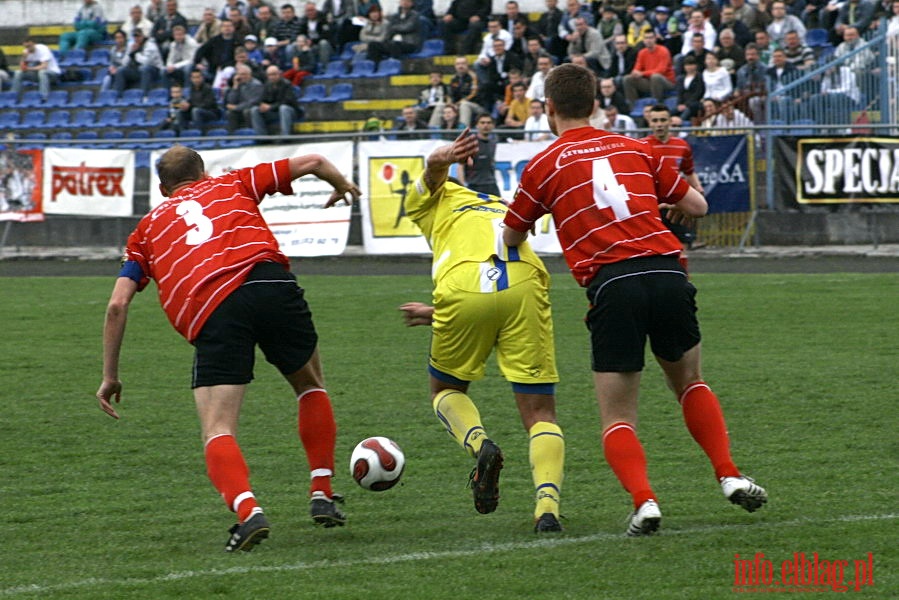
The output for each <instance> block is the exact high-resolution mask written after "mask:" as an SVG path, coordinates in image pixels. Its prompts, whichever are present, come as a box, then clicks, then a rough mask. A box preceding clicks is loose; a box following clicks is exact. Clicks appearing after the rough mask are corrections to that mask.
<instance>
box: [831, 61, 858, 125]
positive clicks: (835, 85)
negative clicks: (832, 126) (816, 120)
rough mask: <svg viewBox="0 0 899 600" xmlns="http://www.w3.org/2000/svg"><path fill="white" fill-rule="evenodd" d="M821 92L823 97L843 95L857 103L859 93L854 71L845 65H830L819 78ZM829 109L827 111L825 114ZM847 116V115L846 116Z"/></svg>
mask: <svg viewBox="0 0 899 600" xmlns="http://www.w3.org/2000/svg"><path fill="white" fill-rule="evenodd" d="M821 94H822V95H823V96H824V97H825V98H828V97H834V96H836V95H843V96H846V97H847V98H849V99H850V100H852V102H853V104H856V105H857V104H858V102H859V100H860V99H861V93H860V90H859V87H858V81H857V80H856V78H855V73H854V72H853V71H852V69H850V68H849V67H847V66H843V65H841V66H838V67H830V68H829V69H827V71H825V72H824V76H823V77H822V78H821ZM829 112H831V111H827V112H826V113H825V114H827V113H829ZM847 118H848V116H847Z"/></svg>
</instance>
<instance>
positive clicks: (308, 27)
mask: <svg viewBox="0 0 899 600" xmlns="http://www.w3.org/2000/svg"><path fill="white" fill-rule="evenodd" d="M285 6H287V5H285ZM282 22H283V19H282ZM300 33H302V34H303V35H305V36H306V37H307V38H309V42H310V43H311V44H312V47H313V48H314V49H315V51H316V52H317V53H318V62H319V64H321V65H327V64H328V63H329V62H330V61H331V55H332V54H333V53H334V47H333V46H332V45H331V37H332V31H331V24H330V23H328V19H327V17H326V16H325V14H324V13H322V12H321V11H319V10H318V8H317V7H316V6H315V3H314V2H307V3H306V4H305V5H304V6H303V18H301V19H300V30H299V31H297V32H296V34H300ZM296 34H294V37H292V38H290V39H296ZM288 43H289V42H286V41H282V40H281V38H280V36H279V37H278V45H280V46H286V45H287V44H288Z"/></svg>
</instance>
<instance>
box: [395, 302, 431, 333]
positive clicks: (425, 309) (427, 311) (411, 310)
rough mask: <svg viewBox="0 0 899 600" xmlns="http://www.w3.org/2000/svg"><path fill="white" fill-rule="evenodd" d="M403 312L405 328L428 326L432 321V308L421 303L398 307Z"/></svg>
mask: <svg viewBox="0 0 899 600" xmlns="http://www.w3.org/2000/svg"><path fill="white" fill-rule="evenodd" d="M400 310H401V311H402V312H403V321H405V323H406V326H407V327H415V326H417V325H430V324H431V322H432V321H433V320H434V307H433V306H431V305H430V304H423V303H421V302H406V303H405V304H403V305H402V306H400Z"/></svg>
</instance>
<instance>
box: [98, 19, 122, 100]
mask: <svg viewBox="0 0 899 600" xmlns="http://www.w3.org/2000/svg"><path fill="white" fill-rule="evenodd" d="M128 45H129V42H128V37H127V36H126V35H125V32H124V31H122V30H121V29H117V30H116V31H115V33H113V34H112V48H110V49H109V65H107V67H106V75H104V76H103V80H102V82H101V83H100V89H101V90H108V89H112V80H113V78H114V77H115V74H116V72H117V71H118V70H119V69H121V68H122V67H123V66H124V65H125V59H126V58H128Z"/></svg>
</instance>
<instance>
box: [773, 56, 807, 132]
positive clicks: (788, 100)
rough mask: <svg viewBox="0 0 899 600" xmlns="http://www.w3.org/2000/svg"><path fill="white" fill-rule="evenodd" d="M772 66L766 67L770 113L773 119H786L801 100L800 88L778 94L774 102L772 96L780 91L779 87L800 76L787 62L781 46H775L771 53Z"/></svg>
mask: <svg viewBox="0 0 899 600" xmlns="http://www.w3.org/2000/svg"><path fill="white" fill-rule="evenodd" d="M771 63H772V66H771V67H769V68H768V80H767V83H766V89H767V90H768V102H769V103H772V102H773V105H772V107H771V113H772V115H773V118H774V119H784V120H785V119H788V118H790V117H791V116H792V115H793V114H794V109H795V108H797V107H798V105H799V103H800V102H801V90H798V89H792V90H791V91H790V92H787V93H786V95H782V94H779V95H778V100H777V101H776V102H774V100H773V99H772V96H773V95H774V94H775V93H777V92H780V90H781V88H783V87H785V86H787V85H789V84H791V83H793V82H794V81H796V80H797V79H799V77H800V73H799V71H798V70H797V69H796V67H794V66H793V65H791V64H790V63H789V62H787V55H786V53H785V52H784V51H783V48H777V49H776V50H774V52H772V53H771Z"/></svg>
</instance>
